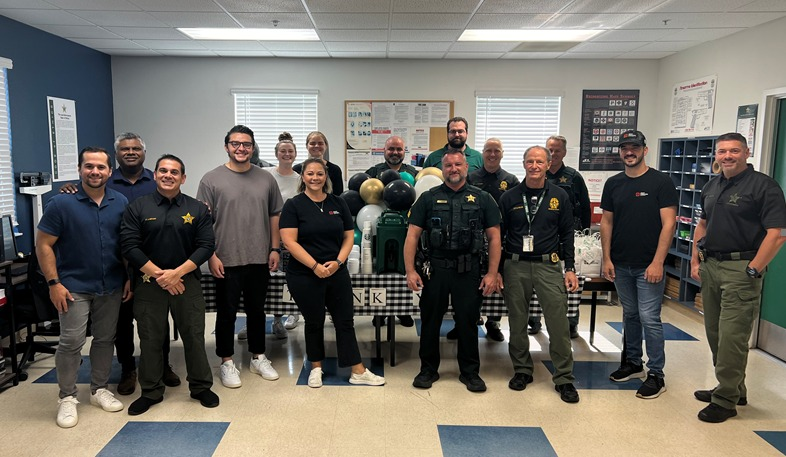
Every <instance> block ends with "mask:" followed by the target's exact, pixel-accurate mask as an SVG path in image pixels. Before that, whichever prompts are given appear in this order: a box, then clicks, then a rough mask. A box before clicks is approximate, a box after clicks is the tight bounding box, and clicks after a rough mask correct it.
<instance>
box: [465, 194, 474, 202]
mask: <svg viewBox="0 0 786 457" xmlns="http://www.w3.org/2000/svg"><path fill="white" fill-rule="evenodd" d="M467 201H468V202H470V203H475V196H474V195H472V194H469V195H467Z"/></svg>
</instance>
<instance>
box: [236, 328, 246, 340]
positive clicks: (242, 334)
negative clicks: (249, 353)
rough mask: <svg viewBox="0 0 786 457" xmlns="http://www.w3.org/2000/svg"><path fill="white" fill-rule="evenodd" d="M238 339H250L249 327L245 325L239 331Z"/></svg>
mask: <svg viewBox="0 0 786 457" xmlns="http://www.w3.org/2000/svg"><path fill="white" fill-rule="evenodd" d="M237 339H238V340H247V339H248V327H243V328H241V329H240V331H239V332H237Z"/></svg>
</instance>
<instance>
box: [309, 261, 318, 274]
mask: <svg viewBox="0 0 786 457" xmlns="http://www.w3.org/2000/svg"><path fill="white" fill-rule="evenodd" d="M317 265H319V262H317V261H316V260H315V261H314V266H313V267H311V271H316V270H317Z"/></svg>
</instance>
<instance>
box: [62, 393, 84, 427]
mask: <svg viewBox="0 0 786 457" xmlns="http://www.w3.org/2000/svg"><path fill="white" fill-rule="evenodd" d="M57 403H59V404H60V406H58V408H57V425H59V426H60V427H62V428H71V427H73V426H74V425H76V423H77V422H79V416H77V414H76V405H77V404H79V402H78V401H76V397H74V396H73V395H69V396H67V397H65V398H61V399H60V400H58V401H57Z"/></svg>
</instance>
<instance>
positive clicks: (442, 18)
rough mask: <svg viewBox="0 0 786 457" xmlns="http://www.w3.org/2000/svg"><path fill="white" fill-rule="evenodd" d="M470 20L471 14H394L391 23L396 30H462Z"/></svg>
mask: <svg viewBox="0 0 786 457" xmlns="http://www.w3.org/2000/svg"><path fill="white" fill-rule="evenodd" d="M469 18H470V15H469V14H456V13H439V14H434V13H425V14H418V13H394V14H393V17H392V19H391V20H390V23H391V27H392V28H396V29H429V30H434V29H436V30H439V29H462V28H464V25H465V24H466V23H467V22H468V21H469Z"/></svg>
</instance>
